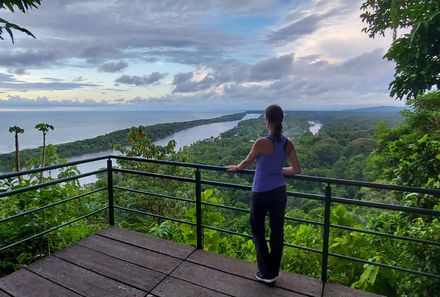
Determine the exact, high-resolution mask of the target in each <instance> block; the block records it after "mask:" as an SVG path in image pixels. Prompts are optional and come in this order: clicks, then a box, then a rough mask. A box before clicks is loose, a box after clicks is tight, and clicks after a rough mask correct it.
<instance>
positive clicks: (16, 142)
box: [15, 133, 20, 171]
mask: <svg viewBox="0 0 440 297" xmlns="http://www.w3.org/2000/svg"><path fill="white" fill-rule="evenodd" d="M15 170H16V171H20V155H19V149H18V133H15Z"/></svg>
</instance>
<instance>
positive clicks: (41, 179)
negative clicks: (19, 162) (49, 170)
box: [40, 133, 46, 183]
mask: <svg viewBox="0 0 440 297" xmlns="http://www.w3.org/2000/svg"><path fill="white" fill-rule="evenodd" d="M45 161H46V134H45V133H43V154H42V156H41V167H44V163H45ZM42 182H43V171H41V172H40V183H42Z"/></svg>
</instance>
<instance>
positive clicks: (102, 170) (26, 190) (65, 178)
mask: <svg viewBox="0 0 440 297" xmlns="http://www.w3.org/2000/svg"><path fill="white" fill-rule="evenodd" d="M103 172H107V169H100V170H95V171H91V172H87V173H82V174H78V175H75V176H69V177H64V178H60V179H54V180H51V181H48V182H44V183H41V184H37V185H33V186H29V187H26V188H19V189H16V190H11V191H6V192H2V193H0V198H3V197H6V196H11V195H16V194H20V193H24V192H28V191H32V190H37V189H40V188H43V187H48V186H51V185H55V184H60V183H64V182H68V181H71V180H74V179H80V178H83V177H86V176H90V175H95V174H99V173H103Z"/></svg>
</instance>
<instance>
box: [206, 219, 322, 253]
mask: <svg viewBox="0 0 440 297" xmlns="http://www.w3.org/2000/svg"><path fill="white" fill-rule="evenodd" d="M202 227H203V228H205V229H210V230H215V231H218V232H222V233H228V234H232V235H237V236H241V237H246V238H249V239H252V235H249V234H244V233H240V232H235V231H231V230H226V229H223V228H218V227H213V226H208V225H202ZM284 246H288V247H292V248H298V249H302V250H306V251H310V252H314V253H322V251H320V250H316V249H313V248H308V247H305V246H301V245H296V244H291V243H284Z"/></svg>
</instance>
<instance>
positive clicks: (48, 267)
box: [27, 256, 146, 297]
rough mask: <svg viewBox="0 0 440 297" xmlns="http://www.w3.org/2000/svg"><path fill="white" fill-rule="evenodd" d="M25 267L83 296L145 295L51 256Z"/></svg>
mask: <svg viewBox="0 0 440 297" xmlns="http://www.w3.org/2000/svg"><path fill="white" fill-rule="evenodd" d="M27 269H29V270H31V271H33V272H35V273H37V274H38V275H41V276H43V277H46V278H48V279H50V280H52V281H53V282H56V283H58V284H60V285H62V286H64V287H66V288H69V289H71V290H72V291H75V292H78V293H79V294H82V295H85V296H91V297H94V296H96V297H101V296H106V297H110V296H115V297H117V296H121V297H122V296H130V297H135V296H139V297H141V296H142V297H143V296H145V295H146V294H145V292H144V291H141V290H138V289H136V288H132V287H130V286H128V285H125V284H123V283H121V282H118V281H115V280H112V279H109V278H106V277H104V276H102V275H99V274H97V273H95V272H92V271H89V270H86V269H84V268H82V267H79V266H76V265H74V264H71V263H69V262H66V261H64V260H61V259H59V258H56V257H53V256H49V257H46V258H44V259H42V260H40V261H37V262H35V263H33V264H31V265H30V266H29V267H28V268H27Z"/></svg>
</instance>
